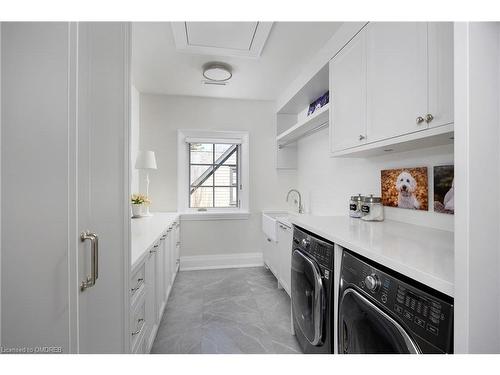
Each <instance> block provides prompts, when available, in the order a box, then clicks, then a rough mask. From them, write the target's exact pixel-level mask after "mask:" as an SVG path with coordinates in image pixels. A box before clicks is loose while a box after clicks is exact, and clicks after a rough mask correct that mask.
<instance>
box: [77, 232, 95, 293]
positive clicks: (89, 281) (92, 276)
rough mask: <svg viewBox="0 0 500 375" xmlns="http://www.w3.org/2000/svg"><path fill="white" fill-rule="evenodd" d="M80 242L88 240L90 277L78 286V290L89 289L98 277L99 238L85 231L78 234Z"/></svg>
mask: <svg viewBox="0 0 500 375" xmlns="http://www.w3.org/2000/svg"><path fill="white" fill-rule="evenodd" d="M80 240H81V241H82V242H85V241H86V240H90V275H89V276H87V279H86V280H84V281H82V283H81V284H80V290H81V291H82V292H83V291H84V290H85V289H88V288H91V287H93V286H94V285H95V282H96V280H97V278H98V277H99V238H98V237H97V234H95V233H91V232H90V231H88V230H87V231H85V232H82V233H81V234H80Z"/></svg>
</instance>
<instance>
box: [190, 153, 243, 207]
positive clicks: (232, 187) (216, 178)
mask: <svg viewBox="0 0 500 375" xmlns="http://www.w3.org/2000/svg"><path fill="white" fill-rule="evenodd" d="M239 149H240V145H238V144H231V143H189V181H190V184H189V207H191V208H210V207H213V208H231V207H233V208H234V207H238V206H239V200H238V190H239V189H238V181H239V166H238V163H239V157H238V156H239Z"/></svg>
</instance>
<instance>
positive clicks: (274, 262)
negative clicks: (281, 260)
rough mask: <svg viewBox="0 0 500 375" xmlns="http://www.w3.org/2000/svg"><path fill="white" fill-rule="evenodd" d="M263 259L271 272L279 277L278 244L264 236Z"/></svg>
mask: <svg viewBox="0 0 500 375" xmlns="http://www.w3.org/2000/svg"><path fill="white" fill-rule="evenodd" d="M262 248H263V257H264V264H265V265H266V266H267V268H269V270H270V271H271V272H272V273H273V274H274V276H276V278H277V277H278V244H277V243H276V242H275V241H273V240H272V239H270V238H268V237H267V236H264V238H263V244H262Z"/></svg>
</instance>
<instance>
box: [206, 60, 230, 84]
mask: <svg viewBox="0 0 500 375" xmlns="http://www.w3.org/2000/svg"><path fill="white" fill-rule="evenodd" d="M231 71H232V69H231V66H229V65H228V64H224V63H219V62H213V63H207V64H205V65H204V66H203V77H205V78H206V79H208V80H210V81H215V82H225V81H228V80H229V79H230V78H231V77H232V76H233V74H232V72H231Z"/></svg>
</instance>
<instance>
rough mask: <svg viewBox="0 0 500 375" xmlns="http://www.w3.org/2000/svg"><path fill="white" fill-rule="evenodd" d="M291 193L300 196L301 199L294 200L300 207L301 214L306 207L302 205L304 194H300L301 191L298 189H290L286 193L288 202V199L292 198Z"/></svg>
mask: <svg viewBox="0 0 500 375" xmlns="http://www.w3.org/2000/svg"><path fill="white" fill-rule="evenodd" d="M291 193H297V196H298V197H299V200H298V201H297V199H295V200H294V203H295V204H296V205H297V206H298V207H299V214H301V213H303V212H304V208H303V207H302V196H301V195H300V192H299V191H298V190H296V189H290V190H289V191H288V193H287V195H286V201H287V202H288V199H289V198H290V194H291Z"/></svg>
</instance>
